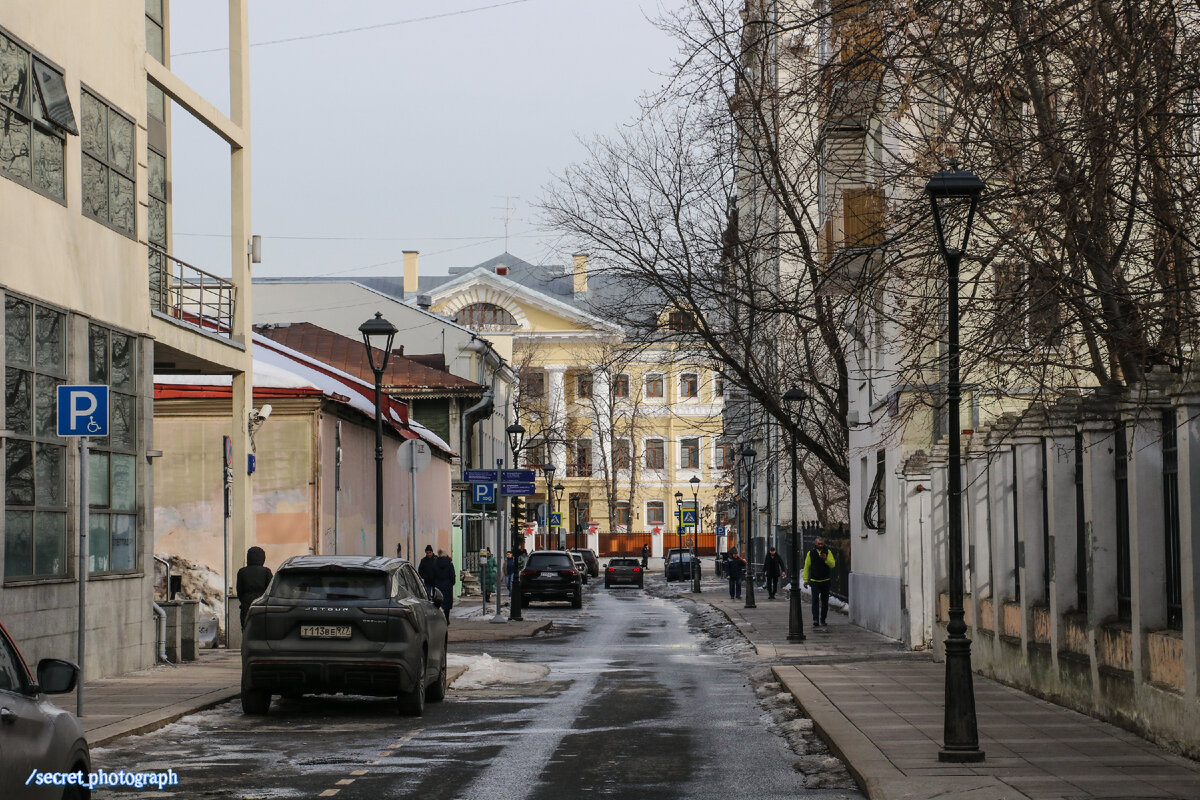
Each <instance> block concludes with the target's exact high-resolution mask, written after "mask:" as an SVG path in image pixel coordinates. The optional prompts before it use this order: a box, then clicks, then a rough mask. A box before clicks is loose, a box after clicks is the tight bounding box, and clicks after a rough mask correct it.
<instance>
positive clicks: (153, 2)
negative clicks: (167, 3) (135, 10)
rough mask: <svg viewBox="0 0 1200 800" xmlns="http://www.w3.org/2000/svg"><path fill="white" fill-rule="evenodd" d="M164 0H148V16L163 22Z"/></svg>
mask: <svg viewBox="0 0 1200 800" xmlns="http://www.w3.org/2000/svg"><path fill="white" fill-rule="evenodd" d="M162 6H163V4H162V0H146V16H147V17H150V18H151V19H154V20H157V21H158V22H162Z"/></svg>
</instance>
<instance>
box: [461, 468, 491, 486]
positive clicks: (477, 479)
mask: <svg viewBox="0 0 1200 800" xmlns="http://www.w3.org/2000/svg"><path fill="white" fill-rule="evenodd" d="M463 480H464V481H470V482H471V483H495V482H496V470H494V469H469V470H467V471H466V472H464V473H463Z"/></svg>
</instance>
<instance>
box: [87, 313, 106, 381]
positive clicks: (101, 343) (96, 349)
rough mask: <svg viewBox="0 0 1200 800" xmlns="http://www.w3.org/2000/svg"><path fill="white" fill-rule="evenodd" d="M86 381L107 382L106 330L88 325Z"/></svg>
mask: <svg viewBox="0 0 1200 800" xmlns="http://www.w3.org/2000/svg"><path fill="white" fill-rule="evenodd" d="M88 381H89V382H90V383H108V331H107V330H105V329H104V328H101V327H100V326H98V325H89V326H88Z"/></svg>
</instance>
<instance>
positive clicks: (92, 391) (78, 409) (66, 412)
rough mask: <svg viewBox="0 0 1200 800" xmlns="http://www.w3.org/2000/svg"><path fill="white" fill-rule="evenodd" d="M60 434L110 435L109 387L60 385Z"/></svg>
mask: <svg viewBox="0 0 1200 800" xmlns="http://www.w3.org/2000/svg"><path fill="white" fill-rule="evenodd" d="M58 435H59V436H108V387H107V386H59V387H58Z"/></svg>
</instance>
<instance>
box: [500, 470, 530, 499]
mask: <svg viewBox="0 0 1200 800" xmlns="http://www.w3.org/2000/svg"><path fill="white" fill-rule="evenodd" d="M501 474H503V473H501ZM500 494H502V495H505V496H508V495H527V494H537V488H536V487H535V486H534V485H533V481H528V482H526V481H508V480H503V479H502V480H501V481H500Z"/></svg>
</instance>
